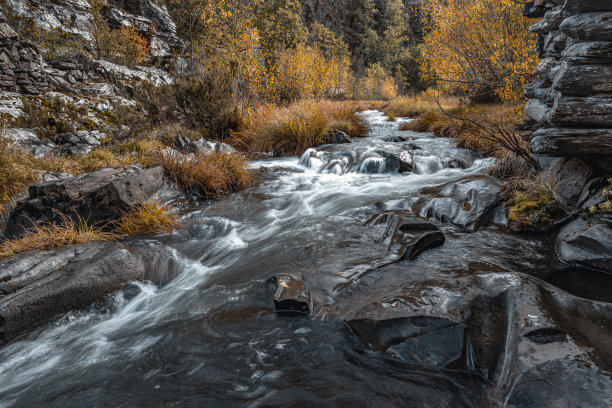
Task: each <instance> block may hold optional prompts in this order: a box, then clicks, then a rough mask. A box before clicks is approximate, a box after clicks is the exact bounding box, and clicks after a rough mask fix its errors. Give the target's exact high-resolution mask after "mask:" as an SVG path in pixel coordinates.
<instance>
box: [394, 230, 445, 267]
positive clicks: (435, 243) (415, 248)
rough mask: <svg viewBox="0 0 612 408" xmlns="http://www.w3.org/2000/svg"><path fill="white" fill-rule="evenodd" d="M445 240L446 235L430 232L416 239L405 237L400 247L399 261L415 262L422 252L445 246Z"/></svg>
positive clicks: (398, 251)
mask: <svg viewBox="0 0 612 408" xmlns="http://www.w3.org/2000/svg"><path fill="white" fill-rule="evenodd" d="M445 240H446V239H445V237H444V234H443V233H442V232H440V231H428V232H425V233H424V234H421V235H420V236H418V238H416V239H413V238H412V237H411V236H405V237H403V238H402V240H401V241H400V243H399V245H398V246H399V248H398V250H397V253H398V255H400V258H399V260H400V261H403V260H406V259H408V260H413V259H415V258H416V257H417V256H418V255H419V254H420V253H421V252H423V251H426V250H428V249H431V248H436V247H439V246H441V245H443V244H444V241H445Z"/></svg>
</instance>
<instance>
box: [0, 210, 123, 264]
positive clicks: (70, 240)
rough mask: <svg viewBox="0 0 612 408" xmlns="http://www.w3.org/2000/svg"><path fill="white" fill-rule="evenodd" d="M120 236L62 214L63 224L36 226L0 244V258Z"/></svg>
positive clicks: (110, 239) (113, 239)
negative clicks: (14, 238) (20, 235)
mask: <svg viewBox="0 0 612 408" xmlns="http://www.w3.org/2000/svg"><path fill="white" fill-rule="evenodd" d="M119 239H120V237H119V236H118V235H116V234H114V233H111V232H106V231H103V230H102V229H101V228H98V227H95V226H91V225H88V224H87V222H86V221H85V220H82V219H78V220H76V221H75V220H72V219H71V218H69V217H66V216H62V223H61V224H45V225H42V226H37V227H35V228H34V229H33V230H32V231H30V232H28V233H27V234H26V235H24V236H23V237H22V238H19V239H16V240H7V241H4V242H2V243H1V244H0V259H4V258H8V257H10V256H13V255H16V254H19V253H22V252H26V251H33V250H44V249H53V248H61V247H65V246H68V245H74V244H80V243H83V242H91V241H117V240H119Z"/></svg>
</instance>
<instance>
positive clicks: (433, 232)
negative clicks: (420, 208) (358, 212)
mask: <svg viewBox="0 0 612 408" xmlns="http://www.w3.org/2000/svg"><path fill="white" fill-rule="evenodd" d="M383 223H386V224H387V228H386V229H385V231H384V232H383V235H382V241H383V242H384V241H386V240H389V249H390V251H391V252H392V253H393V254H395V260H394V261H395V262H398V261H403V260H406V259H408V260H413V259H415V258H416V257H417V256H418V255H419V254H420V253H421V252H423V251H425V250H428V249H431V248H436V247H439V246H441V245H443V244H444V242H445V237H444V234H443V233H442V232H441V231H440V230H439V229H438V227H436V226H435V225H433V224H431V223H429V222H427V221H424V220H421V219H418V218H414V217H409V216H406V215H405V214H404V212H402V211H388V212H385V213H382V214H375V215H373V216H372V217H370V218H369V219H368V220H367V221H366V222H365V224H364V225H378V224H383Z"/></svg>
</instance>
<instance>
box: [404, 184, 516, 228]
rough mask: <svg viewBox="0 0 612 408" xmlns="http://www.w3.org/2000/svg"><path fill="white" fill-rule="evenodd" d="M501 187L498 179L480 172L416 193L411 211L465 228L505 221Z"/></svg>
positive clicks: (426, 217) (423, 216)
mask: <svg viewBox="0 0 612 408" xmlns="http://www.w3.org/2000/svg"><path fill="white" fill-rule="evenodd" d="M500 187H501V182H500V181H499V180H497V179H495V178H494V177H490V176H481V175H479V176H469V177H466V178H463V179H461V180H458V181H456V182H451V183H446V184H443V185H441V186H436V187H428V188H425V189H423V190H421V191H420V192H419V193H418V197H417V198H416V199H415V200H414V202H413V204H412V211H413V212H414V213H415V214H418V215H419V216H420V217H422V218H425V219H430V218H434V219H436V220H439V221H441V222H446V223H449V224H451V225H453V226H455V227H457V228H459V229H461V230H466V231H476V230H477V229H478V228H480V227H484V226H488V225H491V224H504V223H505V216H504V211H503V208H502V207H501V206H500V205H499V204H500V203H501V201H502V195H501V190H500Z"/></svg>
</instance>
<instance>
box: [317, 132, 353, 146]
mask: <svg viewBox="0 0 612 408" xmlns="http://www.w3.org/2000/svg"><path fill="white" fill-rule="evenodd" d="M323 141H324V143H326V144H342V143H351V138H350V137H349V136H348V135H347V134H346V133H344V132H343V131H341V130H331V131H327V132H325V134H324V135H323Z"/></svg>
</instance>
